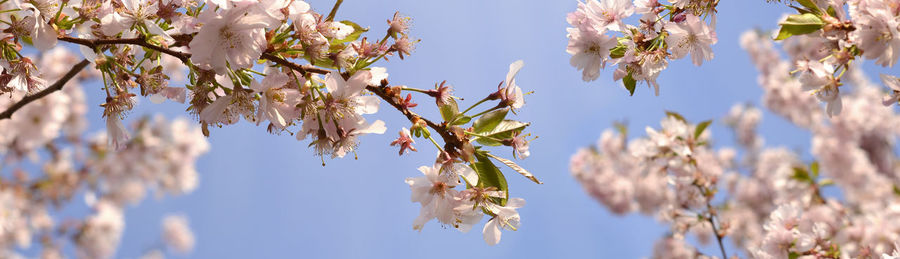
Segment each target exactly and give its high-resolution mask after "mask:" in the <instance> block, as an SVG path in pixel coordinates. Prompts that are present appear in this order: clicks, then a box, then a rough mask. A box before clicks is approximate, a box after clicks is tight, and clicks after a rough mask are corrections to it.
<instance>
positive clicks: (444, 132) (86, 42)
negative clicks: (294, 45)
mask: <svg viewBox="0 0 900 259" xmlns="http://www.w3.org/2000/svg"><path fill="white" fill-rule="evenodd" d="M339 2H340V1H339ZM183 36H189V35H183ZM58 39H59V40H60V41H65V42H70V43H75V44H79V45H83V46H87V47H90V48H97V47H99V46H103V45H137V46H142V47H146V48H148V49H152V50H155V51H158V52H161V53H165V54H168V55H170V56H173V57H176V58H178V59H180V60H181V61H182V62H184V63H188V62H190V58H191V53H186V52H181V51H176V50H172V49H169V48H166V47H163V46H158V45H155V44H152V43H150V42H147V41H146V39H145V38H144V37H143V36H139V37H136V38H125V39H81V38H74V37H69V36H61V37H59V38H58ZM188 40H189V39H188ZM260 58H263V59H267V60H269V61H272V62H274V63H275V64H278V65H281V66H284V67H287V68H290V69H292V70H294V71H297V72H300V73H302V74H306V73H315V74H328V73H331V72H333V71H330V70H327V69H322V68H318V67H314V66H310V65H300V64H297V63H294V62H291V61H289V60H287V59H284V58H281V57H279V56H278V55H277V54H275V53H272V52H270V51H266V52H264V53H263V54H262V56H260ZM366 89H367V90H369V91H370V92H372V93H374V94H375V95H377V96H378V97H379V98H381V99H382V100H384V101H385V102H387V103H388V104H390V105H391V106H393V107H394V108H396V109H397V110H398V111H400V113H402V114H403V115H404V116H406V118H407V119H408V120H409V121H410V122H412V123H416V122H417V121H418V120H422V121H424V122H425V124H426V125H427V126H428V127H429V128H432V129H434V130H435V131H437V133H438V134H440V135H441V138H443V139H444V142H445V144H446V145H448V146H451V147H461V146H462V145H461V144H462V143H459V140H458V139H457V138H456V137H455V136H454V135H453V134H452V133H450V131H449V130H448V129H447V127H445V126H444V125H441V124H438V123H435V122H433V121H431V120H428V119H425V118H422V117H420V116H419V115H418V114H416V113H414V112H412V111H410V110H409V109H408V108H407V107H405V106H403V105H402V104H400V103H399V102H397V101H396V100H394V98H393V97H392V96H390V95H389V94H388V93H386V92H385V89H384V88H383V87H376V86H366ZM38 98H39V97H38Z"/></svg>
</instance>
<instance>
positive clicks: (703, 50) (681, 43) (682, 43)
mask: <svg viewBox="0 0 900 259" xmlns="http://www.w3.org/2000/svg"><path fill="white" fill-rule="evenodd" d="M666 30H667V31H668V32H669V37H667V38H666V44H668V45H669V48H670V49H671V51H672V56H674V58H676V59H677V58H683V57H685V56H687V54H691V60H692V61H693V62H694V65H697V66H699V65H701V64H703V60H712V58H713V51H712V48H711V47H710V45H712V44H716V41H717V39H716V33H715V32H714V31H712V30H710V28H709V26H706V23H704V22H703V21H702V20H700V18H699V17H697V16H694V15H690V14H689V15H687V17H686V18H685V20H684V21H682V22H680V23H668V24H667V26H666Z"/></svg>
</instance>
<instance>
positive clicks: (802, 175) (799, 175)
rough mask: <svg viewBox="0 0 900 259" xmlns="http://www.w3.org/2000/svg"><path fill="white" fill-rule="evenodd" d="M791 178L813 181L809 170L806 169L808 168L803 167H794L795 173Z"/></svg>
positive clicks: (806, 181)
mask: <svg viewBox="0 0 900 259" xmlns="http://www.w3.org/2000/svg"><path fill="white" fill-rule="evenodd" d="M791 178H793V179H794V180H797V181H798V182H804V183H811V182H812V181H813V179H812V178H810V177H809V172H808V171H806V168H802V167H794V175H792V176H791Z"/></svg>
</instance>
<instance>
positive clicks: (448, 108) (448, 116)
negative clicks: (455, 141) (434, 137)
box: [441, 98, 459, 122]
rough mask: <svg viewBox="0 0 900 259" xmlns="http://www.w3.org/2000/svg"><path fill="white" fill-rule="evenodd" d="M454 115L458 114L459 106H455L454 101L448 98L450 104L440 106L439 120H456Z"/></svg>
mask: <svg viewBox="0 0 900 259" xmlns="http://www.w3.org/2000/svg"><path fill="white" fill-rule="evenodd" d="M456 114H459V106H457V104H456V101H455V100H453V98H450V102H448V103H447V104H445V105H441V118H443V119H444V121H446V122H450V121H451V120H453V119H454V118H456Z"/></svg>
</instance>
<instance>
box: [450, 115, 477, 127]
mask: <svg viewBox="0 0 900 259" xmlns="http://www.w3.org/2000/svg"><path fill="white" fill-rule="evenodd" d="M469 121H472V117H469V116H466V115H462V116H457V117H456V119H454V120H453V123H450V125H463V124H466V123H469Z"/></svg>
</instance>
